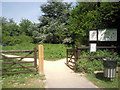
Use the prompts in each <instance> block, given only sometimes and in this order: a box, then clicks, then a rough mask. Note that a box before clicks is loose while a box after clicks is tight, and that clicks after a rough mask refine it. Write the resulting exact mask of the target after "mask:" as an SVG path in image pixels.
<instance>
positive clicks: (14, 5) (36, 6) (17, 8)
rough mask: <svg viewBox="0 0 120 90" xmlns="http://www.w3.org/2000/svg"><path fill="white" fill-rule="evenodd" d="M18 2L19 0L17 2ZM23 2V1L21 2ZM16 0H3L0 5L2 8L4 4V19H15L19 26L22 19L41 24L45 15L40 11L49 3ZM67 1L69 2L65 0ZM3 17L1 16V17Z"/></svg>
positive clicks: (71, 0)
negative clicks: (40, 18)
mask: <svg viewBox="0 0 120 90" xmlns="http://www.w3.org/2000/svg"><path fill="white" fill-rule="evenodd" d="M16 1H17V0H16ZM21 1H22V0H21ZM21 1H19V0H18V1H17V2H15V0H9V1H8V0H2V2H1V3H0V7H1V4H2V17H5V18H9V19H13V20H14V21H15V22H16V23H17V24H19V23H20V21H21V19H22V18H23V19H28V20H30V21H31V22H33V23H39V20H38V19H39V17H40V16H41V15H42V14H43V12H42V11H41V9H40V6H41V5H42V4H45V3H46V2H47V1H46V0H42V1H44V2H40V1H36V0H34V2H33V1H32V0H27V1H26V2H25V0H24V1H22V2H21ZM64 1H67V0H64ZM74 1H75V0H70V1H69V2H74ZM0 16H1V15H0Z"/></svg>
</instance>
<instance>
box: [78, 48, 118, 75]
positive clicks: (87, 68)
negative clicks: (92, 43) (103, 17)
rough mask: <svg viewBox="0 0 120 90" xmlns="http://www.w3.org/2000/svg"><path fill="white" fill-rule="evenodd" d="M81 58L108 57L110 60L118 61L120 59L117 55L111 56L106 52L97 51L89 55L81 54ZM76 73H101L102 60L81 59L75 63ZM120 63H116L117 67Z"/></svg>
mask: <svg viewBox="0 0 120 90" xmlns="http://www.w3.org/2000/svg"><path fill="white" fill-rule="evenodd" d="M81 55H82V56H109V57H111V58H116V59H119V60H120V57H119V56H118V55H117V53H114V54H112V53H111V52H110V51H108V50H98V51H97V52H94V53H90V52H85V51H82V52H81ZM76 63H77V65H78V71H80V72H85V73H93V72H94V71H101V70H103V60H102V58H101V59H95V58H81V59H79V60H78V61H77V62H76ZM119 64H120V63H119V62H118V65H119Z"/></svg>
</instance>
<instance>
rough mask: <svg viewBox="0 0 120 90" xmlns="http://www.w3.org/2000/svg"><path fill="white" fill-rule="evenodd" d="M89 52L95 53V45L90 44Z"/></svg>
mask: <svg viewBox="0 0 120 90" xmlns="http://www.w3.org/2000/svg"><path fill="white" fill-rule="evenodd" d="M90 52H96V43H90Z"/></svg>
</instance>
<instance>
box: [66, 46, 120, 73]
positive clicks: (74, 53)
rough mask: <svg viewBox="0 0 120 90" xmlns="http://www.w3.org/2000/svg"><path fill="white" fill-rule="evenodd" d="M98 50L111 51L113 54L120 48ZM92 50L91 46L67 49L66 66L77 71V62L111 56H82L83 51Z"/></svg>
mask: <svg viewBox="0 0 120 90" xmlns="http://www.w3.org/2000/svg"><path fill="white" fill-rule="evenodd" d="M96 48H97V49H110V50H111V52H114V50H115V49H118V48H120V46H97V47H96ZM87 49H90V46H85V47H79V46H77V47H76V48H75V49H67V55H66V64H67V66H69V67H70V68H71V69H73V70H74V71H76V70H77V65H76V61H77V60H78V59H81V58H105V57H109V56H81V55H80V53H81V50H87Z"/></svg>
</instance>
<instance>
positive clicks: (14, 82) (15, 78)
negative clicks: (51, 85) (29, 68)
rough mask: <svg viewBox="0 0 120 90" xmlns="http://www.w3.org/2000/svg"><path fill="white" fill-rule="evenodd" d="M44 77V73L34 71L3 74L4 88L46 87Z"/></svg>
mask: <svg viewBox="0 0 120 90" xmlns="http://www.w3.org/2000/svg"><path fill="white" fill-rule="evenodd" d="M44 79H45V76H44V75H39V74H36V75H35V74H32V73H26V74H14V75H3V76H2V80H3V84H2V88H44V86H45V83H44V82H43V80H44Z"/></svg>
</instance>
